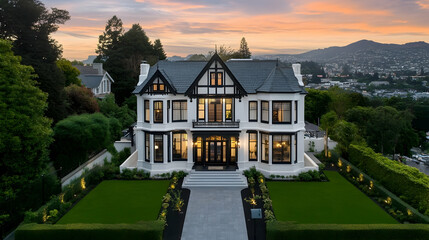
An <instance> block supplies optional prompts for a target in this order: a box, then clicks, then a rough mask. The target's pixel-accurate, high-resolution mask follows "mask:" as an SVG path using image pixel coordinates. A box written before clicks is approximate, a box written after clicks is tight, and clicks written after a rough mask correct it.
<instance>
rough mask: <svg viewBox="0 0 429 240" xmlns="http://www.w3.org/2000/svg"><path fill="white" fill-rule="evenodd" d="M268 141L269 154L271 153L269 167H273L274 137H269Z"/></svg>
mask: <svg viewBox="0 0 429 240" xmlns="http://www.w3.org/2000/svg"><path fill="white" fill-rule="evenodd" d="M268 139H269V140H270V143H269V144H268V148H269V149H268V152H269V153H270V154H269V157H268V164H269V165H272V164H273V135H271V134H270V135H268Z"/></svg>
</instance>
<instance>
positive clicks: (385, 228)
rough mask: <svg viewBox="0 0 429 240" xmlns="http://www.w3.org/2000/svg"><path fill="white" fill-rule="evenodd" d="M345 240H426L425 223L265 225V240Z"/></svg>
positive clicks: (428, 227)
mask: <svg viewBox="0 0 429 240" xmlns="http://www.w3.org/2000/svg"><path fill="white" fill-rule="evenodd" d="M271 239H276V240H278V239H288V240H301V239H302V240H308V239H318V240H323V239H329V240H331V239H337V240H338V239H340V240H341V239H344V240H358V239H365V240H384V239H386V240H402V239H407V240H411V239H413V240H414V239H429V225H427V224H292V223H288V222H277V221H276V222H273V223H267V240H271Z"/></svg>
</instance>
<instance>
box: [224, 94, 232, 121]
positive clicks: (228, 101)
mask: <svg viewBox="0 0 429 240" xmlns="http://www.w3.org/2000/svg"><path fill="white" fill-rule="evenodd" d="M225 120H226V121H232V98H226V99H225Z"/></svg>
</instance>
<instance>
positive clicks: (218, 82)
mask: <svg viewBox="0 0 429 240" xmlns="http://www.w3.org/2000/svg"><path fill="white" fill-rule="evenodd" d="M222 81H223V73H221V72H218V73H215V72H212V73H210V86H222Z"/></svg>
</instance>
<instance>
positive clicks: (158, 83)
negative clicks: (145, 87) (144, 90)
mask: <svg viewBox="0 0 429 240" xmlns="http://www.w3.org/2000/svg"><path fill="white" fill-rule="evenodd" d="M152 91H154V92H165V84H164V82H163V81H162V80H161V79H159V78H157V79H155V80H154V81H153V83H152Z"/></svg>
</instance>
